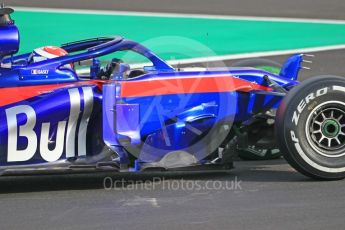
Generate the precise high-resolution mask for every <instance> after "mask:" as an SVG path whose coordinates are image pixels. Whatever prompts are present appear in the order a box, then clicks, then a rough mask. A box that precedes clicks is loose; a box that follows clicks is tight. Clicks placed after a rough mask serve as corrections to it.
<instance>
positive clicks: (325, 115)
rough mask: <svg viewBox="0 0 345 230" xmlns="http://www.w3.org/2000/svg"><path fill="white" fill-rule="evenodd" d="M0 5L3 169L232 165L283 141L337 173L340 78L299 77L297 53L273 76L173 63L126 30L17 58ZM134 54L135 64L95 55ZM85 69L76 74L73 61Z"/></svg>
mask: <svg viewBox="0 0 345 230" xmlns="http://www.w3.org/2000/svg"><path fill="white" fill-rule="evenodd" d="M12 12H13V10H12V9H10V8H2V9H0V59H1V68H0V87H1V90H0V153H1V155H0V174H1V175H13V174H26V173H29V174H32V173H63V172H84V171H102V170H112V171H117V172H130V171H133V172H142V171H148V170H158V171H165V170H213V169H230V168H231V167H232V165H233V158H234V156H235V155H236V154H237V153H238V152H239V151H241V150H247V151H258V152H264V151H273V150H274V149H278V148H279V149H280V150H281V151H282V152H283V153H284V155H285V158H286V159H287V160H288V162H289V163H290V164H291V165H292V166H293V167H294V168H295V169H297V170H298V171H299V172H301V173H303V174H305V175H307V176H310V177H313V178H317V179H341V178H344V177H345V116H344V114H345V102H344V98H345V97H344V95H345V81H344V80H343V79H342V78H339V77H334V76H321V77H315V78H311V79H309V80H307V81H305V82H303V83H299V82H298V81H297V77H298V72H299V70H300V68H301V63H302V61H303V57H304V56H303V55H302V54H297V55H294V56H292V57H290V58H289V59H288V60H287V61H286V62H285V64H284V65H283V66H282V68H281V70H280V73H279V74H274V73H271V72H268V71H265V70H261V69H257V68H251V67H234V68H218V69H217V68H179V69H175V68H173V67H172V66H170V65H169V64H167V63H166V62H165V61H163V60H162V59H161V58H159V57H158V56H157V55H156V54H154V53H153V52H151V51H150V50H149V49H147V48H146V47H144V46H142V45H140V44H138V43H136V42H134V41H130V40H127V39H125V38H123V37H119V36H116V37H110V38H109V37H100V38H94V39H88V40H82V41H77V42H72V43H68V44H64V45H62V46H61V47H52V46H47V47H42V48H38V49H35V50H34V51H33V52H31V53H27V54H21V55H16V56H15V54H16V53H17V52H18V49H19V32H18V29H17V27H16V26H15V24H14V21H13V20H12V19H11V17H10V14H11V13H12ZM118 51H131V52H135V53H138V54H140V55H142V56H144V57H146V58H147V59H148V60H149V61H150V62H151V63H152V64H151V65H149V66H145V67H143V68H137V69H131V68H130V66H129V65H128V64H126V63H123V62H122V61H121V60H120V59H116V58H113V59H112V60H111V61H109V62H107V63H106V64H104V61H102V60H103V59H102V58H101V57H104V56H106V55H107V57H109V56H110V55H114V53H116V52H118ZM80 63H82V64H83V65H85V64H87V65H88V71H86V72H85V71H83V73H80V72H78V71H77V68H76V66H77V65H79V64H80Z"/></svg>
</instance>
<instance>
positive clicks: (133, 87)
mask: <svg viewBox="0 0 345 230" xmlns="http://www.w3.org/2000/svg"><path fill="white" fill-rule="evenodd" d="M252 90H271V88H268V87H265V86H261V85H258V84H256V83H252V82H248V81H246V80H242V79H239V78H235V77H231V76H212V77H188V78H162V79H152V80H144V81H126V82H121V96H122V97H141V96H157V95H165V94H188V93H211V92H232V91H240V92H250V91H252Z"/></svg>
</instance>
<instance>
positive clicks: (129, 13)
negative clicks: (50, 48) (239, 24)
mask: <svg viewBox="0 0 345 230" xmlns="http://www.w3.org/2000/svg"><path fill="white" fill-rule="evenodd" d="M14 8H15V9H16V11H31V12H48V13H73V14H95V15H121V16H146V17H166V18H197V19H219V20H243V21H269V22H298V23H321V24H345V20H330V19H308V18H280V17H254V16H232V15H229V16H227V15H210V14H182V13H181V14H180V13H156V12H137V11H109V10H82V9H56V8H33V7H14Z"/></svg>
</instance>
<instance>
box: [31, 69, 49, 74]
mask: <svg viewBox="0 0 345 230" xmlns="http://www.w3.org/2000/svg"><path fill="white" fill-rule="evenodd" d="M48 73H49V70H48V69H33V70H31V74H33V75H46V74H48Z"/></svg>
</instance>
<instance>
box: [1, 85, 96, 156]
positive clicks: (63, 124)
mask: <svg viewBox="0 0 345 230" xmlns="http://www.w3.org/2000/svg"><path fill="white" fill-rule="evenodd" d="M82 91H83V98H84V100H83V102H84V106H83V108H84V110H83V113H82V118H81V120H80V122H79V130H78V134H77V133H76V131H77V126H78V119H79V115H80V111H81V102H82V100H81V96H80V93H79V90H78V88H72V89H69V90H68V93H69V98H70V114H69V119H68V121H66V120H62V121H59V122H58V123H57V129H56V131H55V132H56V133H55V134H56V135H55V140H51V138H50V137H51V136H52V135H51V128H50V127H51V123H50V122H44V123H41V124H37V114H36V111H35V110H34V108H33V107H31V106H30V105H18V106H14V107H11V108H8V109H6V110H5V113H6V118H7V126H8V151H7V161H8V162H22V161H28V160H30V159H32V158H33V157H34V155H35V154H36V152H37V151H38V152H39V154H40V155H41V157H42V159H44V160H45V161H48V162H53V161H57V160H59V159H60V158H61V156H62V154H63V152H64V149H66V151H65V152H66V157H67V158H68V157H75V156H76V153H75V150H76V141H75V140H76V135H78V156H85V155H86V130H87V126H88V122H89V118H90V116H91V113H92V108H93V91H92V88H91V87H83V88H82ZM19 114H21V115H25V116H26V123H25V124H21V125H19V124H18V121H17V116H18V115H19ZM37 125H41V129H40V130H41V132H40V133H36V132H35V130H34V128H35V127H36V126H37ZM65 133H66V135H65ZM20 137H22V138H26V139H27V145H26V147H25V148H24V149H19V148H18V139H19V138H20ZM51 142H55V147H54V149H51V148H49V144H50V143H51ZM38 143H39V146H38Z"/></svg>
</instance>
